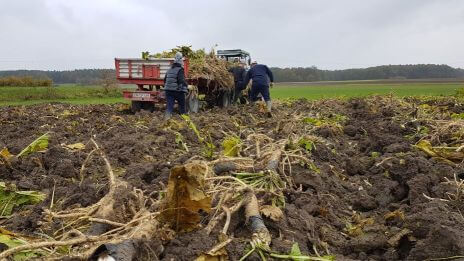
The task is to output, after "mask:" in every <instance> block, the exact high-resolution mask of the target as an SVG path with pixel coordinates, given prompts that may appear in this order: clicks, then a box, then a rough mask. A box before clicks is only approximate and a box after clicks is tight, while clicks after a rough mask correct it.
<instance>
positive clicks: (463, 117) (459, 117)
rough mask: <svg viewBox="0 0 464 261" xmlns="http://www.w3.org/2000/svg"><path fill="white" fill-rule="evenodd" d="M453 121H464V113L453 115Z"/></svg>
mask: <svg viewBox="0 0 464 261" xmlns="http://www.w3.org/2000/svg"><path fill="white" fill-rule="evenodd" d="M451 118H452V119H453V120H464V113H453V114H451Z"/></svg>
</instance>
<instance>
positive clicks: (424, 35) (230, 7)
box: [0, 0, 464, 70]
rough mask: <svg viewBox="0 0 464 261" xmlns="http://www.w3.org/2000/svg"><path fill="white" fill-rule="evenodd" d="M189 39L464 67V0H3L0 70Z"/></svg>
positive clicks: (282, 54) (57, 66)
mask: <svg viewBox="0 0 464 261" xmlns="http://www.w3.org/2000/svg"><path fill="white" fill-rule="evenodd" d="M185 44H187V45H193V47H194V48H206V49H207V50H209V49H210V48H211V47H213V46H214V45H215V44H218V49H228V48H241V49H244V50H247V51H249V52H250V53H251V54H252V57H253V58H254V59H256V60H257V61H258V62H260V63H264V64H268V65H269V66H279V67H296V66H303V67H305V66H312V65H315V66H317V67H319V68H322V69H344V68H353V67H357V68H358V67H368V66H375V65H383V64H415V63H438V64H449V65H451V66H454V67H464V1H463V0H233V1H229V0H222V1H220V0H194V1H193V0H188V1H187V0H185V1H184V0H170V1H156V0H0V70H7V69H47V70H63V69H79V68H112V67H113V63H114V60H113V59H114V57H139V56H140V53H141V52H142V51H146V50H147V51H151V52H152V53H154V52H158V51H162V50H166V49H170V48H172V47H175V46H176V45H185Z"/></svg>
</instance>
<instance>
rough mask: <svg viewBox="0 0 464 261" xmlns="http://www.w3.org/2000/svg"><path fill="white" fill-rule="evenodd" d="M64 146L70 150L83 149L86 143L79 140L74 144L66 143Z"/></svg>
mask: <svg viewBox="0 0 464 261" xmlns="http://www.w3.org/2000/svg"><path fill="white" fill-rule="evenodd" d="M64 147H65V148H67V149H70V150H83V149H85V144H83V143H81V142H78V143H74V144H68V145H64Z"/></svg>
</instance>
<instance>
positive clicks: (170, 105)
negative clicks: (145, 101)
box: [164, 52, 188, 119]
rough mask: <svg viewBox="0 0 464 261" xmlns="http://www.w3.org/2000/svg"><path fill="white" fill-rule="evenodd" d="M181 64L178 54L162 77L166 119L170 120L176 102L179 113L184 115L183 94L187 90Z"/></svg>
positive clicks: (180, 57)
mask: <svg viewBox="0 0 464 261" xmlns="http://www.w3.org/2000/svg"><path fill="white" fill-rule="evenodd" d="M182 63H183V62H182V54H181V53H179V52H178V53H176V56H175V58H174V63H173V64H172V66H171V68H170V69H169V70H168V71H167V72H166V75H165V76H164V91H165V94H166V103H167V104H166V114H165V118H166V119H169V118H171V116H172V111H173V110H174V103H175V102H176V101H177V105H178V107H179V113H180V114H185V93H187V92H188V89H187V83H186V82H185V74H184V68H183V67H182Z"/></svg>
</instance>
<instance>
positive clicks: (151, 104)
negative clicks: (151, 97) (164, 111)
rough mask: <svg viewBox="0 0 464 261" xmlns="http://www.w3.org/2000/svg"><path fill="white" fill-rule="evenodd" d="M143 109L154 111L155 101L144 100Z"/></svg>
mask: <svg viewBox="0 0 464 261" xmlns="http://www.w3.org/2000/svg"><path fill="white" fill-rule="evenodd" d="M142 109H144V110H146V111H149V112H153V111H154V110H155V103H154V102H147V101H146V102H142Z"/></svg>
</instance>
